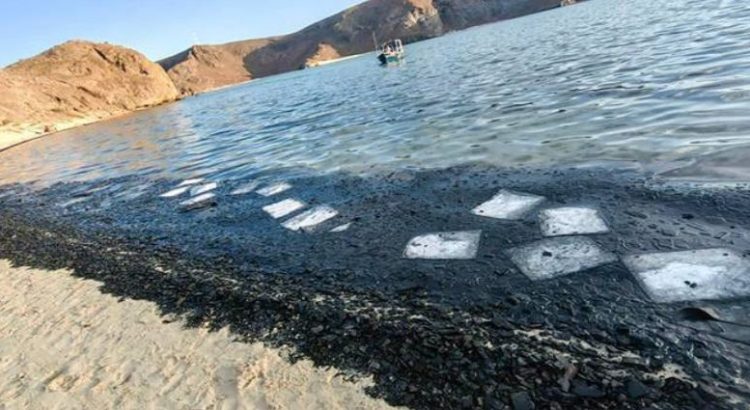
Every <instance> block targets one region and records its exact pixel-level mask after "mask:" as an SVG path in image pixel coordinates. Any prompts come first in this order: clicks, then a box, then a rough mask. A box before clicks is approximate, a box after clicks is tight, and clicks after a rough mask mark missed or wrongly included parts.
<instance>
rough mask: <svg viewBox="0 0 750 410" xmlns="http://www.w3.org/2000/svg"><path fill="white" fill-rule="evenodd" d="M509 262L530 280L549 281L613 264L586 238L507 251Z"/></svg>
mask: <svg viewBox="0 0 750 410" xmlns="http://www.w3.org/2000/svg"><path fill="white" fill-rule="evenodd" d="M507 253H508V255H509V256H510V259H511V260H512V261H513V263H514V264H515V265H516V266H518V268H519V269H520V270H521V272H523V274H524V275H526V276H527V277H528V278H529V279H531V280H535V281H536V280H545V279H552V278H556V277H559V276H563V275H568V274H571V273H575V272H580V271H583V270H588V269H592V268H595V267H597V266H600V265H604V264H606V263H612V262H615V261H617V257H616V256H615V255H614V254H612V253H610V252H606V251H604V250H602V249H601V248H600V247H599V245H597V244H596V242H594V241H593V240H591V239H590V238H586V237H578V236H565V237H559V238H551V239H544V240H541V241H539V242H535V243H531V244H528V245H524V246H519V247H517V248H513V249H510V250H508V251H507Z"/></svg>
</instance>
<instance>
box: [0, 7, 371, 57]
mask: <svg viewBox="0 0 750 410" xmlns="http://www.w3.org/2000/svg"><path fill="white" fill-rule="evenodd" d="M361 1H362V0H140V1H138V0H0V67H2V66H5V65H7V64H10V63H13V62H15V61H17V60H19V59H21V58H26V57H31V56H33V55H35V54H37V53H39V52H41V51H44V50H46V49H47V48H49V47H51V46H53V45H55V44H58V43H62V42H64V41H66V40H70V39H85V40H93V41H108V42H110V43H113V44H120V45H124V46H127V47H131V48H134V49H136V50H138V51H140V52H142V53H144V54H146V55H147V56H148V57H150V58H151V59H154V60H157V59H160V58H163V57H167V56H169V55H171V54H175V53H177V52H179V51H181V50H184V49H186V48H187V47H189V46H190V45H192V44H194V43H200V44H211V43H224V42H228V41H235V40H245V39H249V38H257V37H265V36H271V35H277V34H285V33H289V32H293V31H296V30H299V29H301V28H303V27H305V26H307V25H308V24H311V23H314V22H315V21H317V20H320V19H322V18H324V17H327V16H329V15H331V14H335V13H337V12H339V11H341V10H344V9H346V8H347V7H349V6H352V5H354V4H357V3H360V2H361Z"/></svg>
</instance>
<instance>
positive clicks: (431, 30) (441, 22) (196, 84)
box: [159, 0, 560, 94]
mask: <svg viewBox="0 0 750 410" xmlns="http://www.w3.org/2000/svg"><path fill="white" fill-rule="evenodd" d="M559 6H560V0H370V1H367V2H364V3H362V4H359V5H357V6H354V7H351V8H349V9H347V10H345V11H343V12H341V13H338V14H336V15H334V16H331V17H329V18H327V19H325V20H322V21H320V22H318V23H315V24H313V25H311V26H309V27H306V28H304V29H302V30H300V31H299V32H296V33H293V34H290V35H287V36H283V37H279V38H275V39H267V40H256V41H252V40H251V41H247V42H240V43H230V44H226V45H220V46H210V47H206V46H200V47H199V48H197V49H196V48H192V49H190V50H187V51H185V52H182V53H180V54H177V55H175V56H173V57H170V58H168V59H165V60H162V61H160V62H159V63H160V64H161V65H162V66H163V67H164V68H165V69H167V70H168V71H169V75H170V76H171V77H172V79H173V80H174V81H175V83H176V84H178V88H180V89H181V90H182V91H183V92H184V93H185V94H193V93H195V92H199V91H204V90H207V89H211V88H213V87H218V86H222V85H227V84H232V83H236V82H240V81H245V80H247V79H250V78H257V77H264V76H268V75H273V74H279V73H283V72H287V71H291V70H296V69H300V68H304V67H310V66H316V65H318V64H319V63H321V62H324V61H327V60H331V59H336V58H340V57H345V56H349V55H353V54H359V53H364V52H368V51H372V49H373V34H374V35H375V37H376V38H377V39H379V40H386V39H392V38H401V39H402V40H404V41H405V42H407V43H408V42H414V41H418V40H424V39H428V38H432V37H436V36H439V35H442V34H445V33H446V32H449V31H453V30H460V29H463V28H467V27H470V26H475V25H478V24H484V23H490V22H494V21H498V20H503V19H508V18H513V17H519V16H522V15H525V14H530V13H534V12H538V11H543V10H548V9H551V8H555V7H559ZM237 44H247V45H248V46H246V47H245V48H240V47H237ZM240 59H241V61H242V64H241V65H240Z"/></svg>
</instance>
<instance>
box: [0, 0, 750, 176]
mask: <svg viewBox="0 0 750 410" xmlns="http://www.w3.org/2000/svg"><path fill="white" fill-rule="evenodd" d="M747 44H750V6H748V4H746V2H743V1H718V0H717V1H703V0H633V1H628V2H621V1H618V0H596V1H591V2H587V3H584V4H581V5H578V6H575V7H567V8H562V9H558V10H553V11H550V12H546V13H540V14H537V15H533V16H529V17H525V18H520V19H516V20H511V21H506V22H501V23H498V24H493V25H487V26H482V27H478V28H474V29H470V30H467V31H462V32H457V33H453V34H450V35H447V36H444V37H442V38H438V39H434V40H430V41H425V42H421V43H418V44H413V45H410V46H409V47H408V54H409V55H408V61H407V63H406V64H404V65H403V66H401V67H394V68H389V69H384V68H381V67H378V66H377V64H376V62H375V59H374V56H372V55H365V56H362V57H360V58H356V59H352V60H348V61H344V62H341V63H338V64H333V65H330V66H325V67H322V68H319V69H314V70H307V71H301V72H293V73H289V74H286V75H281V76H276V77H272V78H267V79H262V80H259V81H255V82H253V83H249V84H245V85H242V86H238V87H235V88H231V89H225V90H221V91H217V92H214V93H209V94H205V95H201V96H198V97H196V98H190V99H187V100H185V101H182V102H179V103H175V104H171V105H168V106H164V107H160V108H157V109H153V110H149V111H146V112H141V113H136V114H133V115H130V116H128V117H125V118H122V119H118V120H113V121H107V122H103V123H99V124H96V125H93V126H89V127H86V128H81V129H76V130H71V131H68V132H63V133H59V134H56V135H53V136H49V137H45V138H42V139H39V140H36V141H33V142H30V143H27V144H24V145H22V146H19V147H17V148H14V149H11V150H9V151H6V152H3V153H0V164H3V165H2V167H0V183H2V182H6V183H7V182H30V181H37V182H38V183H40V184H41V185H48V184H50V183H54V182H59V181H81V180H93V179H99V178H115V177H121V176H126V175H130V176H132V175H140V176H149V177H151V178H189V177H208V178H211V179H213V180H231V179H242V178H248V177H255V176H258V175H259V174H260V175H268V176H273V177H276V176H278V175H279V174H288V173H295V174H299V173H303V174H307V173H312V174H327V173H333V172H339V171H344V172H352V173H366V172H370V171H372V170H373V169H380V170H383V169H384V170H391V169H398V168H403V167H417V168H441V167H448V166H453V165H460V164H464V163H474V162H486V163H490V164H493V165H496V166H521V165H528V166H540V165H568V164H588V163H601V162H602V161H604V162H612V163H613V164H631V163H635V164H638V165H639V166H646V167H653V169H656V170H661V171H663V172H664V173H665V174H666V175H668V176H671V177H684V178H689V179H713V180H715V179H718V180H750V169H748V166H749V164H748V162H747V161H746V158H748V157H750V116H748V103H750V76H747V73H748V72H750V54H748V53H747Z"/></svg>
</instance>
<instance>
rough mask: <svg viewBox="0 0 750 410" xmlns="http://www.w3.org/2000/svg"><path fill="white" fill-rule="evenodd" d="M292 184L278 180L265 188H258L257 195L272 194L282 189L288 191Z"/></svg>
mask: <svg viewBox="0 0 750 410" xmlns="http://www.w3.org/2000/svg"><path fill="white" fill-rule="evenodd" d="M291 188H292V186H291V185H290V184H288V183H286V182H279V183H278V184H273V185H269V186H267V187H265V188H262V189H259V190H258V195H262V196H266V197H268V196H274V195H277V194H280V193H282V192H284V191H288V190H289V189H291Z"/></svg>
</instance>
